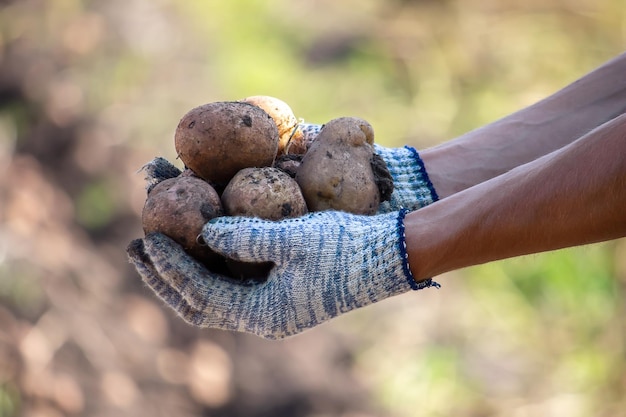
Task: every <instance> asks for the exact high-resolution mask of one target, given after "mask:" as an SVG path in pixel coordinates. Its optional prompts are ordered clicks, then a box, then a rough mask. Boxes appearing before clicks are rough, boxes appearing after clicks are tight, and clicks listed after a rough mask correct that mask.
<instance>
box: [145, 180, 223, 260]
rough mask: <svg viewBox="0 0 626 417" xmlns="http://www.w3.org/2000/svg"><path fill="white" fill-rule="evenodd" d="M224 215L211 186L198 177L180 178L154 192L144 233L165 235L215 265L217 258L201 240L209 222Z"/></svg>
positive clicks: (149, 198) (164, 184)
mask: <svg viewBox="0 0 626 417" xmlns="http://www.w3.org/2000/svg"><path fill="white" fill-rule="evenodd" d="M223 215H224V211H223V209H222V204H221V201H220V197H219V195H218V194H217V192H216V191H215V190H214V189H213V187H211V185H210V184H208V183H207V182H206V181H204V180H202V179H200V178H197V177H193V176H189V175H180V176H178V177H175V178H170V179H166V180H163V181H161V182H160V183H158V184H157V185H155V186H154V187H153V188H152V189H151V191H150V193H149V194H148V198H147V199H146V202H145V204H144V207H143V211H142V215H141V218H142V224H143V230H144V233H146V234H148V233H151V232H160V233H163V234H165V235H167V236H169V237H170V238H172V239H173V240H174V241H176V242H177V243H178V244H180V245H181V246H182V247H183V249H185V251H187V252H188V253H189V254H190V255H192V256H194V257H195V258H196V259H198V260H200V261H203V262H205V263H211V262H213V261H215V260H217V254H215V253H214V252H212V251H211V250H209V249H208V248H207V247H206V246H205V245H204V244H203V242H201V241H200V240H199V238H198V237H199V236H200V234H201V232H202V227H203V226H204V224H205V223H206V222H208V221H209V220H211V219H213V218H215V217H219V216H223Z"/></svg>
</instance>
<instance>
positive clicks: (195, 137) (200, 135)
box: [174, 101, 278, 187]
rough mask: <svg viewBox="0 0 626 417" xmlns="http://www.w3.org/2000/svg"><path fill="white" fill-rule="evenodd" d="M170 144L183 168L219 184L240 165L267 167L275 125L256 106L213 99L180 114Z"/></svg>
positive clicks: (275, 141)
mask: <svg viewBox="0 0 626 417" xmlns="http://www.w3.org/2000/svg"><path fill="white" fill-rule="evenodd" d="M174 143H175V148H176V152H177V154H178V156H179V157H180V159H181V160H182V161H183V162H184V164H185V166H186V167H187V168H189V169H191V170H193V171H194V172H195V173H196V174H197V175H198V176H200V177H201V178H204V179H205V180H207V181H209V182H211V183H213V184H215V185H216V186H218V187H219V186H224V185H226V184H227V183H228V181H230V179H231V178H232V177H233V176H234V175H235V174H236V173H237V172H238V171H239V170H241V169H243V168H248V167H263V166H271V165H272V163H273V161H274V158H275V157H276V153H277V151H278V128H277V127H276V124H275V123H274V121H273V120H272V118H271V117H270V116H269V115H268V114H267V113H266V112H265V111H264V110H262V109H261V108H259V107H257V106H253V105H252V104H249V103H244V102H236V101H235V102H213V103H209V104H205V105H202V106H199V107H196V108H194V109H192V110H190V111H189V112H188V113H187V114H186V115H185V116H183V118H182V119H181V120H180V122H179V124H178V127H177V128H176V134H175V137H174Z"/></svg>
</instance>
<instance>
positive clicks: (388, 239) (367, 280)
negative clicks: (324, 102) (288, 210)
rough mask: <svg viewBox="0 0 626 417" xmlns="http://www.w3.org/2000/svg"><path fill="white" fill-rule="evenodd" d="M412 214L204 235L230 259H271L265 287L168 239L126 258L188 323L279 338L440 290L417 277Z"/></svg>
mask: <svg viewBox="0 0 626 417" xmlns="http://www.w3.org/2000/svg"><path fill="white" fill-rule="evenodd" d="M405 213H406V212H405V211H404V210H403V211H399V212H391V213H388V214H382V215H376V216H356V215H351V214H347V213H343V212H336V211H327V212H318V213H312V214H309V215H306V216H304V217H300V218H296V219H289V220H283V221H279V222H271V221H262V220H259V219H251V218H243V217H222V218H218V219H214V220H212V221H211V222H209V223H208V224H207V225H206V226H205V227H204V230H203V238H204V239H205V241H206V242H207V244H208V245H209V247H210V248H211V249H213V250H215V251H216V252H218V253H221V254H222V255H224V256H227V257H230V258H233V259H236V260H240V261H246V262H272V263H273V264H274V267H273V268H272V270H271V271H270V274H269V277H268V279H267V280H266V281H265V282H260V283H259V282H236V281H234V280H231V279H229V278H227V277H224V276H220V275H218V274H216V273H213V272H210V271H209V270H208V269H206V268H205V267H204V266H203V265H202V264H200V263H199V262H197V261H195V259H193V258H192V257H190V256H189V255H187V254H186V253H185V252H184V251H183V250H182V248H181V247H180V246H179V245H177V244H176V243H174V242H173V241H172V240H170V239H169V238H167V237H166V236H164V235H161V234H151V235H148V236H146V237H145V239H138V240H135V241H133V242H132V243H131V244H130V246H129V248H128V253H129V257H130V260H131V262H132V263H133V264H134V265H135V266H136V268H137V270H138V272H139V273H140V275H141V276H142V278H143V280H144V281H145V282H146V283H147V284H148V286H150V288H152V290H154V292H155V293H156V294H157V295H158V296H159V297H160V298H162V299H163V300H164V301H165V302H166V303H167V304H168V305H169V306H170V307H172V308H173V309H174V310H175V311H176V312H177V313H178V314H179V315H180V316H181V317H182V318H183V319H184V320H185V321H187V322H189V323H191V324H193V325H196V326H201V327H211V328H220V329H224V330H232V331H241V332H248V333H254V334H256V335H258V336H261V337H265V338H268V339H281V338H284V337H287V336H290V335H294V334H297V333H299V332H302V331H303V330H305V329H308V328H311V327H314V326H316V325H318V324H321V323H323V322H325V321H327V320H329V319H331V318H333V317H336V316H338V315H340V314H343V313H346V312H348V311H351V310H353V309H356V308H360V307H364V306H366V305H369V304H372V303H375V302H377V301H381V300H383V299H385V298H388V297H391V296H394V295H398V294H401V293H404V292H407V291H409V290H411V289H421V288H426V287H430V286H436V287H438V286H439V285H438V284H437V283H434V282H433V281H432V280H430V279H427V280H425V281H422V282H420V283H416V282H415V281H414V280H413V277H412V275H411V272H410V269H409V267H408V263H407V258H406V248H405V243H404V242H405V241H404V225H403V220H404V215H405Z"/></svg>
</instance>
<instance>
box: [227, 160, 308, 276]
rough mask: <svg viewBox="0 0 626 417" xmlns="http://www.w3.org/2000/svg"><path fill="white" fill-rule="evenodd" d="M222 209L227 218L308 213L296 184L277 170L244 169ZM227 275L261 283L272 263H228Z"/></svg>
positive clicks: (276, 217) (269, 217)
mask: <svg viewBox="0 0 626 417" xmlns="http://www.w3.org/2000/svg"><path fill="white" fill-rule="evenodd" d="M222 205H223V207H224V211H225V213H226V214H227V215H229V216H246V217H259V218H262V219H265V220H280V219H284V218H290V217H298V216H302V215H303V214H306V213H307V212H308V210H307V207H306V202H305V201H304V197H303V196H302V193H301V191H300V188H299V187H298V184H297V183H296V181H295V180H294V179H293V178H291V177H290V176H289V175H288V174H286V173H285V172H283V171H281V170H279V169H278V168H271V167H265V168H246V169H243V170H241V171H239V172H238V173H237V175H235V176H234V177H233V179H232V180H231V181H230V182H229V183H228V186H227V187H226V189H225V190H224V192H223V193H222ZM227 266H228V270H229V271H230V275H231V276H233V277H234V278H239V279H253V280H257V281H262V280H264V279H265V278H266V277H267V274H268V273H269V271H270V269H271V268H272V264H271V263H244V262H237V261H233V260H227Z"/></svg>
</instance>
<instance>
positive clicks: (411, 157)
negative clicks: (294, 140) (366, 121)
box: [300, 123, 439, 214]
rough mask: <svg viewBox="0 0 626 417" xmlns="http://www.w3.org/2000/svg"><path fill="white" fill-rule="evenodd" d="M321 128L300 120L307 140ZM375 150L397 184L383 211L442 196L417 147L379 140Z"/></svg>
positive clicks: (422, 204)
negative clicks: (431, 178) (391, 146)
mask: <svg viewBox="0 0 626 417" xmlns="http://www.w3.org/2000/svg"><path fill="white" fill-rule="evenodd" d="M321 128H322V125H317V124H309V123H302V124H300V129H301V130H302V131H303V133H304V135H305V137H306V138H307V141H312V140H314V138H315V136H317V134H318V133H319V131H320V130H321ZM374 150H375V151H376V153H377V154H379V155H380V156H381V157H382V159H383V160H384V161H385V163H386V164H387V168H388V169H389V173H390V174H391V177H392V178H393V185H394V191H393V193H392V194H391V199H390V200H389V201H384V202H383V203H381V204H380V206H379V207H378V213H379V214H380V213H389V212H390V211H397V210H400V209H402V208H405V209H408V210H416V209H418V208H422V207H426V206H427V205H429V204H432V203H434V202H435V201H437V200H438V199H439V197H438V196H437V192H436V191H435V188H434V187H433V184H432V183H431V181H430V179H429V178H428V173H427V172H426V168H425V167H424V162H423V161H422V158H420V155H419V153H418V152H417V150H416V149H415V148H412V147H410V146H404V147H402V148H387V147H384V146H381V145H378V144H376V143H375V144H374Z"/></svg>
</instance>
